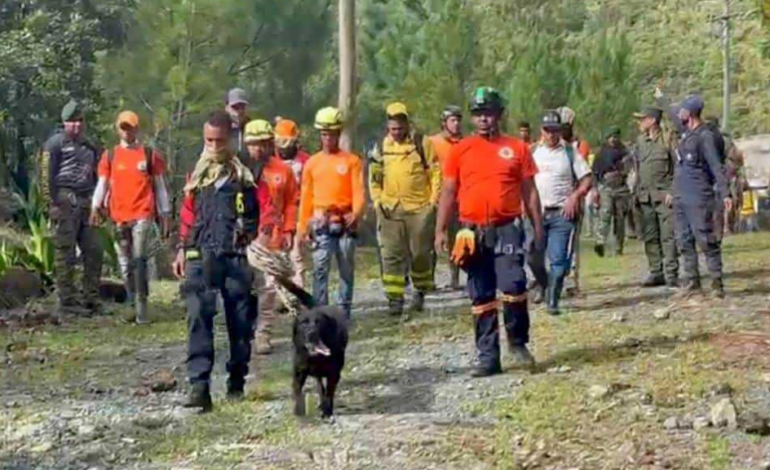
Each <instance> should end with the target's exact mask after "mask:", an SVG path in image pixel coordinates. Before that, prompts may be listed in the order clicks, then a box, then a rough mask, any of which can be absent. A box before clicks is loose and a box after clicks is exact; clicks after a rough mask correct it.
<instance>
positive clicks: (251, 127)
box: [243, 119, 273, 143]
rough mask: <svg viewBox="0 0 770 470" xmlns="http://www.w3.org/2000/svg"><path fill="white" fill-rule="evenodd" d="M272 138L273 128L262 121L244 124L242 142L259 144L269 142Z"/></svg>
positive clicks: (256, 120) (257, 120)
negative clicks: (263, 141)
mask: <svg viewBox="0 0 770 470" xmlns="http://www.w3.org/2000/svg"><path fill="white" fill-rule="evenodd" d="M272 138H273V126H271V125H270V123H269V122H267V121H265V120H264V119H255V120H253V121H249V123H248V124H246V128H245V129H244V130H243V141H244V142H246V143H249V142H259V141H260V140H270V139H272Z"/></svg>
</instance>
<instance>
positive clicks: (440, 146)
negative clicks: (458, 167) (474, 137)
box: [430, 132, 460, 168]
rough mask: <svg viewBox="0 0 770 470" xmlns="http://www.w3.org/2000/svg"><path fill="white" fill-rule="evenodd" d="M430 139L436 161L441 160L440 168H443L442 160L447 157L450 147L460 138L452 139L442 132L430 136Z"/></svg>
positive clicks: (458, 141) (444, 160)
mask: <svg viewBox="0 0 770 470" xmlns="http://www.w3.org/2000/svg"><path fill="white" fill-rule="evenodd" d="M430 141H431V143H433V151H434V152H435V153H436V156H437V157H438V161H439V162H441V168H444V162H446V159H447V158H449V153H450V152H451V151H452V147H454V146H455V145H457V144H458V143H460V139H454V138H452V137H447V136H445V135H444V134H443V133H442V132H440V133H438V134H436V135H432V136H430Z"/></svg>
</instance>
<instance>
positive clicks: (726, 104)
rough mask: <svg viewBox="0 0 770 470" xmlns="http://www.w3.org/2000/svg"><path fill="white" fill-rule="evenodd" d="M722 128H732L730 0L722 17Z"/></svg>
mask: <svg viewBox="0 0 770 470" xmlns="http://www.w3.org/2000/svg"><path fill="white" fill-rule="evenodd" d="M722 62H723V65H722V130H723V131H725V132H727V131H728V130H729V129H730V0H725V14H724V18H723V19H722Z"/></svg>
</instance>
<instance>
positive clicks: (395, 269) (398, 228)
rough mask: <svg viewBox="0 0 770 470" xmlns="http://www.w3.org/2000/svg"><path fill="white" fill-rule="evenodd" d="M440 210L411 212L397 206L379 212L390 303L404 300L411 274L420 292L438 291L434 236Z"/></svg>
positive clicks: (383, 274) (380, 235) (385, 277)
mask: <svg viewBox="0 0 770 470" xmlns="http://www.w3.org/2000/svg"><path fill="white" fill-rule="evenodd" d="M435 229H436V211H435V209H434V208H433V206H426V207H425V208H423V209H420V210H417V211H414V212H407V211H404V210H403V209H401V208H400V207H396V208H395V209H393V210H387V209H384V208H382V207H380V208H379V209H378V210H377V239H378V241H379V244H380V256H381V263H382V284H383V288H384V289H385V296H386V297H387V298H388V300H391V301H399V300H403V298H404V291H405V289H406V278H407V274H408V276H409V278H410V279H411V281H412V286H413V287H414V288H415V290H417V291H420V292H426V291H430V290H432V289H433V288H434V284H433V267H434V265H435V263H434V257H435V253H434V249H433V236H434V233H435Z"/></svg>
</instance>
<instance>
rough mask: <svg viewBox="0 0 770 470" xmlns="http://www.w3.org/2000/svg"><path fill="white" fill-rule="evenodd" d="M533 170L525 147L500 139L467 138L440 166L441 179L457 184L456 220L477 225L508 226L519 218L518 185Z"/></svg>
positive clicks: (533, 167) (510, 139) (520, 208)
mask: <svg viewBox="0 0 770 470" xmlns="http://www.w3.org/2000/svg"><path fill="white" fill-rule="evenodd" d="M536 173H537V167H536V166H535V162H534V161H533V160H532V154H531V153H530V150H529V146H528V145H527V144H526V143H525V142H524V141H523V140H520V139H517V138H514V137H510V136H506V135H501V136H500V137H498V138H497V139H495V140H494V141H489V140H486V139H484V138H482V137H479V136H471V137H468V138H465V139H463V140H462V141H461V142H460V143H459V144H457V145H456V146H455V147H454V148H453V149H452V152H451V153H450V154H449V158H448V159H447V161H446V164H445V165H444V178H445V179H447V180H454V181H456V182H457V202H458V206H459V212H460V220H461V221H463V222H468V223H472V224H478V225H496V224H500V223H505V222H510V221H511V220H513V219H515V218H516V217H519V216H520V215H521V214H522V205H521V203H522V201H521V182H522V181H523V180H525V179H527V178H532V177H533V176H535V174H536Z"/></svg>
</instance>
